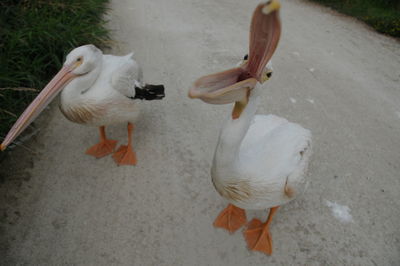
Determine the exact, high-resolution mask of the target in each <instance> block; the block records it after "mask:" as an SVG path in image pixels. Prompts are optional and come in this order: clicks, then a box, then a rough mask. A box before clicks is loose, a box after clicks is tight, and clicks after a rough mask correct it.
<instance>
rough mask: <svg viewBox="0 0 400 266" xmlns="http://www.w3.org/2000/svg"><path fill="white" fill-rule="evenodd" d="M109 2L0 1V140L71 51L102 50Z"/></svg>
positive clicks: (101, 0) (79, 0)
mask: <svg viewBox="0 0 400 266" xmlns="http://www.w3.org/2000/svg"><path fill="white" fill-rule="evenodd" d="M107 3H108V0H1V1H0V142H1V140H2V139H3V138H4V137H5V134H7V132H8V130H9V128H10V127H11V126H12V124H13V123H14V122H15V121H16V119H17V118H18V116H19V115H20V114H21V113H22V111H23V110H24V109H25V108H26V107H27V105H28V104H29V103H30V102H31V101H32V99H33V98H34V97H35V96H36V95H37V93H38V92H39V91H40V89H41V88H43V86H44V85H45V84H46V82H48V81H49V80H50V78H51V77H52V76H53V75H54V74H55V73H56V72H57V70H58V69H59V68H60V67H61V65H62V63H63V59H64V57H65V55H66V54H67V53H68V52H69V51H70V50H71V49H72V48H74V47H76V46H79V45H83V44H87V43H92V44H95V45H96V46H100V47H102V46H103V47H104V46H106V45H107V43H108V41H109V38H108V32H107V29H106V28H105V20H104V18H103V14H104V13H105V12H106V11H107Z"/></svg>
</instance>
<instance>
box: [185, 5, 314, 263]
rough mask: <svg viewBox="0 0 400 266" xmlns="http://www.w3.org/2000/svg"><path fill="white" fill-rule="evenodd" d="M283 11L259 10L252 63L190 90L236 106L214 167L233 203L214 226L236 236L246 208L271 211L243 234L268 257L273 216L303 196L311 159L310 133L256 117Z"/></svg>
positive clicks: (202, 81) (215, 176) (217, 186)
mask: <svg viewBox="0 0 400 266" xmlns="http://www.w3.org/2000/svg"><path fill="white" fill-rule="evenodd" d="M279 8H280V5H279V2H278V1H277V0H272V1H269V2H267V3H265V4H260V5H259V6H258V7H257V8H256V9H255V11H254V14H253V18H252V22H251V29H250V51H249V56H248V60H247V61H244V63H243V64H241V65H240V66H239V67H236V68H232V69H229V70H226V71H223V72H220V73H216V74H212V75H208V76H204V77H201V78H199V79H198V80H197V81H196V82H195V83H194V85H193V87H192V88H191V89H190V90H189V97H191V98H199V99H201V100H203V101H204V102H206V103H211V104H228V103H235V104H234V107H233V111H232V113H231V114H230V115H229V117H228V118H227V120H226V121H225V123H224V124H223V126H222V129H221V131H220V135H219V139H218V143H217V147H216V149H215V153H214V159H213V164H212V167H211V178H212V182H213V184H214V187H215V189H216V190H217V191H218V193H219V194H220V195H221V196H222V197H224V198H225V199H227V200H228V201H229V203H230V204H229V205H228V206H227V207H226V208H225V209H224V210H223V211H222V212H221V213H220V214H219V216H218V217H217V218H216V219H215V221H214V226H215V227H219V228H223V229H226V230H228V231H229V232H230V233H233V232H235V231H236V230H238V229H239V228H241V227H242V226H243V225H245V224H246V223H247V218H246V212H245V210H246V209H250V210H262V209H267V208H269V209H270V211H269V216H268V219H267V220H266V221H265V222H264V223H263V222H261V221H260V220H258V219H253V220H252V221H250V222H249V223H248V224H247V228H246V230H244V232H243V234H244V237H245V239H246V242H247V245H248V247H249V249H251V250H256V251H261V252H264V253H266V254H269V255H270V254H271V253H272V235H271V233H270V231H269V227H270V224H271V221H272V217H273V216H274V215H275V213H276V211H277V210H278V207H279V206H281V205H283V204H286V203H287V202H289V201H291V200H292V199H294V198H295V197H296V196H298V195H300V194H301V193H302V192H303V191H304V189H305V186H306V182H305V181H306V180H305V177H306V175H305V173H306V170H307V166H308V162H309V158H310V154H311V133H310V131H309V130H307V129H304V128H303V127H301V126H300V125H298V124H295V123H291V122H289V121H287V120H286V119H285V118H281V117H278V116H275V115H256V111H257V103H258V101H259V94H260V90H261V85H260V83H263V82H264V81H266V80H267V79H268V78H269V77H270V76H271V74H272V68H271V67H270V66H268V65H267V66H266V64H267V62H268V61H269V60H270V59H271V57H272V55H273V53H274V51H275V49H276V47H277V44H278V40H279V37H280V33H281V24H280V20H279V14H278V12H279ZM245 59H246V58H245Z"/></svg>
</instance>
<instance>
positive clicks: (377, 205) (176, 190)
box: [0, 0, 400, 265]
mask: <svg viewBox="0 0 400 266" xmlns="http://www.w3.org/2000/svg"><path fill="white" fill-rule="evenodd" d="M257 2H258V1H255V0H252V1H242V0H221V1H213V0H191V1H186V0H170V1H162V0H153V1H145V0H136V1H133V0H121V1H113V4H112V5H111V7H112V11H111V12H110V15H109V17H110V20H111V23H110V27H111V28H113V29H115V32H114V40H116V41H117V43H116V44H115V49H114V50H113V52H114V53H119V54H123V53H127V52H129V51H131V50H134V51H135V53H136V59H137V60H138V62H139V63H140V64H141V65H142V66H143V68H144V73H145V78H146V79H147V80H148V81H152V82H163V83H164V84H165V85H166V88H167V98H166V99H165V100H164V101H162V102H152V103H150V104H148V105H147V106H146V108H145V110H144V112H143V116H142V119H141V120H140V121H139V122H138V123H137V127H136V131H135V140H136V143H135V149H136V152H137V154H138V159H139V165H138V166H137V167H116V166H115V165H114V163H113V161H112V159H111V158H110V157H107V158H104V159H100V160H95V159H92V158H90V157H88V156H85V155H84V154H83V151H84V150H85V148H86V147H88V146H90V145H91V144H93V143H94V142H96V140H97V130H96V129H92V128H87V127H82V126H79V125H75V124H72V123H70V122H68V121H67V120H66V119H65V118H63V116H62V115H61V113H60V112H59V110H58V109H57V108H56V106H53V108H52V109H51V110H50V111H47V113H46V114H44V115H43V116H41V118H40V119H41V121H42V122H40V121H39V123H38V124H39V125H45V124H46V126H42V130H41V132H40V134H39V135H38V136H37V137H36V138H35V139H34V140H32V141H30V142H29V143H27V145H28V146H29V147H30V148H31V149H32V151H27V150H25V149H22V148H19V149H16V150H15V151H13V152H12V153H11V154H10V155H11V156H9V158H8V159H7V160H6V161H4V162H3V163H2V166H1V167H0V210H1V212H0V218H1V224H0V226H1V227H0V234H1V235H3V236H2V241H1V245H0V247H1V252H2V254H0V258H1V259H0V260H1V261H3V264H4V265H16V264H18V265H265V264H266V263H271V264H276V265H398V264H399V263H400V226H399V221H400V176H399V175H400V174H399V173H400V44H399V42H398V41H395V40H393V39H390V38H387V37H385V36H382V35H380V34H377V33H375V32H373V31H371V30H370V29H369V28H367V27H366V26H364V25H363V24H362V23H359V22H357V21H355V20H353V19H351V18H348V17H344V16H342V15H338V14H336V13H334V12H331V11H330V10H328V9H324V8H321V7H319V6H315V5H313V4H309V3H307V2H303V1H299V0H295V1H284V2H283V4H282V6H283V9H282V19H283V35H282V39H281V42H280V45H279V48H278V50H277V53H276V54H275V56H274V58H273V64H274V70H275V72H274V76H273V79H272V80H271V81H270V82H268V85H266V86H265V93H264V95H263V99H262V103H263V104H262V106H261V107H260V109H259V113H274V114H277V115H280V116H284V117H286V118H288V119H290V120H292V121H295V122H298V123H301V124H302V125H304V126H305V127H307V128H309V129H311V130H312V132H313V135H314V160H313V162H312V164H311V168H310V174H309V180H310V185H309V188H308V190H307V192H306V193H305V194H304V195H303V196H302V197H301V198H299V199H298V200H296V201H294V202H292V203H290V204H288V205H286V206H284V207H283V208H281V209H280V211H279V213H278V214H277V215H276V218H275V220H274V222H273V224H272V228H271V231H272V234H273V237H274V254H273V256H271V257H268V256H265V255H262V254H260V253H254V252H249V251H248V250H247V248H246V245H245V242H244V240H243V237H242V235H241V234H240V233H239V232H238V233H236V234H234V235H229V234H227V233H226V232H224V231H222V230H216V229H214V228H213V227H212V221H213V219H214V218H215V217H216V215H217V214H218V213H219V211H220V210H221V209H222V208H224V206H225V204H226V202H224V200H223V199H222V198H221V197H220V196H219V195H218V194H217V193H216V192H215V190H214V188H213V186H212V184H211V181H210V177H209V168H210V164H211V159H212V154H213V151H214V147H215V144H216V141H217V134H218V131H219V127H220V125H221V122H222V121H223V119H225V117H226V116H227V114H228V113H229V108H230V107H229V106H209V105H206V104H204V103H201V102H200V101H191V100H189V99H188V98H187V97H186V95H187V89H188V88H189V86H190V84H191V83H192V82H193V81H194V80H195V79H196V78H197V77H199V76H201V75H204V74H208V73H212V72H213V71H217V70H223V69H226V68H227V67H230V66H232V65H234V64H236V63H237V62H238V60H240V58H241V57H242V56H243V55H244V54H245V53H246V50H247V49H246V48H247V43H248V40H247V36H248V28H249V21H250V16H251V13H252V10H253V8H254V7H255V5H256V4H257ZM167 3H168V4H167ZM43 121H46V123H44V122H43ZM108 131H109V132H110V135H111V136H112V137H113V138H115V139H118V140H121V141H122V142H124V141H125V126H124V125H120V126H115V127H112V128H109V130H108ZM335 202H336V203H337V204H340V205H342V206H347V207H348V208H349V210H350V215H351V217H347V218H348V219H351V221H350V222H344V221H342V220H340V219H338V218H336V217H335V216H334V215H333V213H332V208H334V206H335V205H334V203H335ZM328 205H329V206H330V207H329V206H328ZM339 210H340V209H339ZM346 210H347V211H348V209H346V208H345V207H343V211H346ZM253 215H256V216H258V217H260V218H264V217H265V216H266V215H265V213H264V212H251V213H250V215H249V216H250V217H252V216H253ZM339 218H340V217H339ZM342 218H343V215H342ZM344 218H345V217H344ZM0 264H2V263H1V262H0Z"/></svg>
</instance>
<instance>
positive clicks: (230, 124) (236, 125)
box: [214, 86, 258, 169]
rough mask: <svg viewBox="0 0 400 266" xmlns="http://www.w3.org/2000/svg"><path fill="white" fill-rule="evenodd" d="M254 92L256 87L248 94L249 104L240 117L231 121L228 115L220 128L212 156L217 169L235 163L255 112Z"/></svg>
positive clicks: (255, 100) (256, 101)
mask: <svg viewBox="0 0 400 266" xmlns="http://www.w3.org/2000/svg"><path fill="white" fill-rule="evenodd" d="M256 90H258V88H257V86H256V87H255V88H254V89H253V90H252V92H251V93H250V96H249V102H248V103H247V105H246V107H245V108H244V110H243V112H242V113H241V114H240V116H239V117H238V118H236V119H233V118H232V116H231V115H230V116H229V118H228V119H227V121H226V122H225V124H224V126H223V127H222V129H221V132H220V135H219V140H218V144H217V148H216V150H215V155H214V165H215V166H216V167H217V168H220V169H226V168H228V167H229V166H230V165H232V164H233V163H235V161H236V159H237V157H238V154H239V149H240V145H241V143H242V141H243V139H244V137H245V136H246V134H247V131H248V130H249V127H250V124H251V122H252V120H253V117H254V115H255V113H256V111H257V104H258V93H257V91H256Z"/></svg>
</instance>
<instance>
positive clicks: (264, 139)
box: [211, 89, 311, 209]
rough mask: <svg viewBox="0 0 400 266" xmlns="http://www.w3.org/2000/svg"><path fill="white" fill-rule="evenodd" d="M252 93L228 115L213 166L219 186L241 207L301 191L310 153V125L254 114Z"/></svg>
mask: <svg viewBox="0 0 400 266" xmlns="http://www.w3.org/2000/svg"><path fill="white" fill-rule="evenodd" d="M254 90H256V89H254ZM255 94H256V92H254V93H252V95H251V96H250V101H249V103H248V105H247V107H246V109H245V110H244V111H243V113H242V114H241V116H240V117H239V118H238V119H235V120H233V119H232V118H231V117H229V118H228V120H227V121H226V123H225V125H224V127H223V128H222V130H221V133H220V138H219V142H218V145H217V148H216V151H215V155H214V161H213V166H212V170H211V176H212V180H213V183H214V186H215V188H216V189H217V191H218V192H219V193H220V194H221V195H222V196H223V197H225V198H226V199H227V200H228V201H229V202H230V203H232V204H234V205H236V206H238V207H240V208H243V209H266V208H270V207H274V206H280V205H282V204H285V203H287V202H289V201H290V200H292V199H293V198H295V196H297V195H298V194H300V193H301V192H303V191H304V189H305V187H306V178H305V177H306V175H305V174H306V171H307V166H308V163H309V158H310V155H311V133H310V131H309V130H307V129H304V128H303V127H301V126H300V125H298V124H295V123H291V122H288V121H287V120H286V119H284V118H281V117H278V116H275V115H254V114H255V112H256V107H257V101H258V99H257V95H255Z"/></svg>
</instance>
